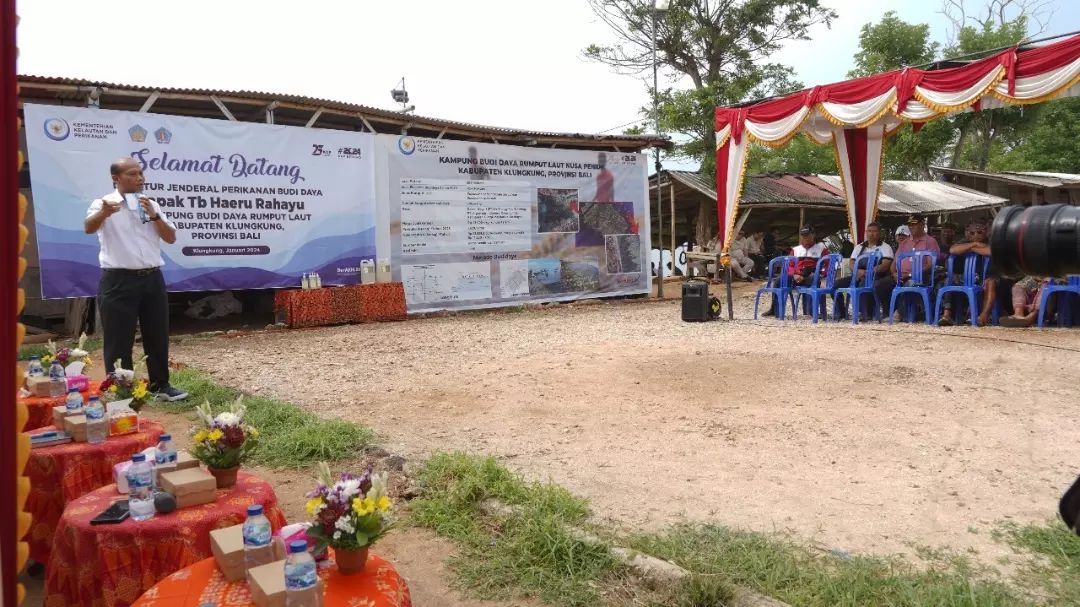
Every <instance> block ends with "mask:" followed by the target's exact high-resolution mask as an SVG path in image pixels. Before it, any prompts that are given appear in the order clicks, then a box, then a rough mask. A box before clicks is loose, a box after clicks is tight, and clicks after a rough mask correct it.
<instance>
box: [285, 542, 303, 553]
mask: <svg viewBox="0 0 1080 607" xmlns="http://www.w3.org/2000/svg"><path fill="white" fill-rule="evenodd" d="M300 552H307V540H293V541H291V542H289V554H297V553H300Z"/></svg>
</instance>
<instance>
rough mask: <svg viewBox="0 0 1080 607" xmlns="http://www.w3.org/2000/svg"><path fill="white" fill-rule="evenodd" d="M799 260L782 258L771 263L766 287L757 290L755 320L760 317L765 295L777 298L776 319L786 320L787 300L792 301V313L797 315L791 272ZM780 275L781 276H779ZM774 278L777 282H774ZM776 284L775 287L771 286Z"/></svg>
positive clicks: (774, 259) (788, 257)
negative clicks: (759, 307) (759, 311)
mask: <svg viewBox="0 0 1080 607" xmlns="http://www.w3.org/2000/svg"><path fill="white" fill-rule="evenodd" d="M797 260H798V258H796V257H791V256H781V257H774V258H773V259H772V260H771V261H770V262H769V276H768V278H766V279H765V286H764V287H761V288H760V289H758V290H757V296H756V297H754V320H757V317H758V304H759V303H761V296H762V295H763V294H765V293H768V294H770V295H773V296H775V297H776V303H777V308H778V309H777V310H776V318H778V319H779V320H784V309H785V308H787V300H788V299H790V300H791V313H792V314H794V313H795V295H794V293H793V292H792V288H791V274H790V273H789V270H790V269H791V266H792V265H793V264H794V263H795V262H796V261H797ZM777 273H779V276H777ZM774 278H775V279H776V282H773V280H774ZM772 284H775V285H776V286H775V287H772V286H769V285H772Z"/></svg>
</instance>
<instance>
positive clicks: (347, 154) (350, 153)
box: [337, 148, 364, 158]
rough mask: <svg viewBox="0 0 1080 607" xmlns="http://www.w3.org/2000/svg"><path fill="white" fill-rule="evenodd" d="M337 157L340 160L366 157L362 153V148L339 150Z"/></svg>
mask: <svg viewBox="0 0 1080 607" xmlns="http://www.w3.org/2000/svg"><path fill="white" fill-rule="evenodd" d="M337 157H338V158H363V157H364V156H363V152H361V151H360V148H338V149H337Z"/></svg>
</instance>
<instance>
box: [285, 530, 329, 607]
mask: <svg viewBox="0 0 1080 607" xmlns="http://www.w3.org/2000/svg"><path fill="white" fill-rule="evenodd" d="M318 580H319V577H318V574H316V572H315V559H313V558H311V555H310V554H308V551H307V542H306V541H304V540H296V541H293V542H290V543H289V556H287V557H286V558H285V605H286V607H321V605H322V596H320V595H319V594H318V593H317V592H316V589H315V586H316V585H317V583H318Z"/></svg>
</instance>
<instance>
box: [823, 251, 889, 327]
mask: <svg viewBox="0 0 1080 607" xmlns="http://www.w3.org/2000/svg"><path fill="white" fill-rule="evenodd" d="M879 263H881V253H880V252H878V251H874V252H873V253H863V254H862V255H859V256H858V257H856V258H855V265H854V266H853V267H852V269H851V271H852V272H854V274H855V276H858V275H859V268H860V267H862V268H866V274H865V275H864V276H863V280H862V286H859V284H858V283H857V282H856V281H855V280H854V278H853V279H852V281H851V286H849V287H843V288H839V289H836V291H835V292H834V293H833V320H839V319H840V303H839V302H840V300H839V298H838V297H837V295H847V298H848V300H849V301H850V302H851V304H850V305H851V324H853V325H857V324H859V315H860V314H861V311H860V310H859V308H860V307H862V301H861V300H862V296H863V295H867V294H869V295H873V296H874V320H876V321H878V322H881V301H880V300H879V299H878V295H877V291H876V290H875V289H874V281H875V280H876V279H877V272H876V271H875V270H877V265H878V264H879ZM847 306H848V304H847V303H846V302H845V304H844V309H845V310H846V309H847Z"/></svg>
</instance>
